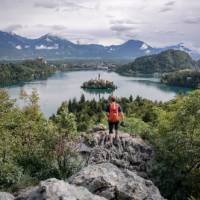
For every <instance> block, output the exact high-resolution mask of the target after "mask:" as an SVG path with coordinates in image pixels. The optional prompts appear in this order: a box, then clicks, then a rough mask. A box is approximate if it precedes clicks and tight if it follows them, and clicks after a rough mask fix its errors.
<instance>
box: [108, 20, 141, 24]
mask: <svg viewBox="0 0 200 200" xmlns="http://www.w3.org/2000/svg"><path fill="white" fill-rule="evenodd" d="M110 24H113V25H115V24H123V25H125V24H126V25H131V24H133V25H134V24H143V23H142V22H140V21H133V20H130V19H121V20H116V19H115V20H114V19H113V20H110Z"/></svg>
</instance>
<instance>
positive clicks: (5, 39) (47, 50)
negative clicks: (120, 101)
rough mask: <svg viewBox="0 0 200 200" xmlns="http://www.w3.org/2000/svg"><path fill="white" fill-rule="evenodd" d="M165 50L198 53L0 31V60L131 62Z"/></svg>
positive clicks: (132, 43) (138, 43)
mask: <svg viewBox="0 0 200 200" xmlns="http://www.w3.org/2000/svg"><path fill="white" fill-rule="evenodd" d="M168 49H176V50H183V51H185V52H187V53H189V54H190V55H191V56H192V57H193V58H194V59H197V58H200V54H198V53H197V52H194V51H192V50H190V49H188V48H186V47H185V46H184V45H183V44H178V45H174V46H168V47H164V48H154V47H151V46H150V45H148V44H147V43H145V42H143V41H140V40H128V41H127V42H125V43H123V44H121V45H110V46H103V45H98V44H75V43H73V42H71V41H69V40H66V39H64V38H61V37H58V36H54V35H51V34H46V35H44V36H42V37H40V38H37V39H29V38H26V37H22V36H19V35H17V34H15V33H8V32H3V31H0V59H1V60H10V59H29V58H36V57H43V58H45V59H66V58H108V59H116V58H117V59H134V58H137V57H140V56H144V55H150V54H157V53H160V52H162V51H165V50H168Z"/></svg>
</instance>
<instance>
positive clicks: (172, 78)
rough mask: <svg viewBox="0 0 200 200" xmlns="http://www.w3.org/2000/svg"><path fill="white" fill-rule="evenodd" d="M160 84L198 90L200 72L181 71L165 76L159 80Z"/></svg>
mask: <svg viewBox="0 0 200 200" xmlns="http://www.w3.org/2000/svg"><path fill="white" fill-rule="evenodd" d="M161 82H162V83H164V84H167V85H173V86H180V87H188V88H199V87H200V71H199V70H181V71H177V72H173V73H169V74H165V75H163V76H162V78H161Z"/></svg>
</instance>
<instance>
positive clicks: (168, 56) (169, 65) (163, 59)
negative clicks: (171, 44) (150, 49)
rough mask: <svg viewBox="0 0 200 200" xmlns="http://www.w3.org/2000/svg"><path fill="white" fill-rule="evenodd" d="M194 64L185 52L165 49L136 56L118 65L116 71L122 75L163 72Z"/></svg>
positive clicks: (189, 67)
mask: <svg viewBox="0 0 200 200" xmlns="http://www.w3.org/2000/svg"><path fill="white" fill-rule="evenodd" d="M196 65H197V63H196V62H195V61H194V60H192V58H191V57H190V55H189V54H187V53H186V52H183V51H180V50H167V51H164V52H162V53H160V54H158V55H150V56H143V57H140V58H137V59H136V60H135V61H134V62H132V63H129V64H127V65H123V66H121V67H119V68H118V70H117V72H119V73H121V74H124V75H134V74H137V73H143V74H152V73H164V72H173V71H177V70H181V69H192V68H195V66H196Z"/></svg>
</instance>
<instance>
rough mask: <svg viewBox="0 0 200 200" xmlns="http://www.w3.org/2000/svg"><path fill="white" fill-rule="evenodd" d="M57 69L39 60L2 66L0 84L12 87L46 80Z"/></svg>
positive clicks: (0, 65) (0, 66)
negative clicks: (12, 85)
mask: <svg viewBox="0 0 200 200" xmlns="http://www.w3.org/2000/svg"><path fill="white" fill-rule="evenodd" d="M55 70H56V68H55V67H54V66H50V65H48V64H45V63H43V62H41V61H39V60H27V61H23V62H13V63H2V64H0V84H1V85H11V84H19V83H24V82H27V81H33V80H38V79H46V78H48V77H49V76H50V75H51V74H52V73H53V72H55Z"/></svg>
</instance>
